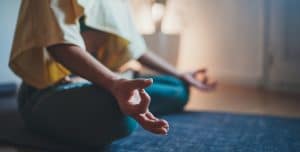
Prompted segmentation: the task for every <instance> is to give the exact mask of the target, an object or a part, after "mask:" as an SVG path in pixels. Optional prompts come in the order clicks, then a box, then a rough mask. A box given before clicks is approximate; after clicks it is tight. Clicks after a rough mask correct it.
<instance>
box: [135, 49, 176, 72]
mask: <svg viewBox="0 0 300 152" xmlns="http://www.w3.org/2000/svg"><path fill="white" fill-rule="evenodd" d="M138 61H139V62H140V63H141V64H143V65H144V66H146V67H148V68H150V69H152V70H154V71H157V72H159V73H163V74H169V75H173V76H176V77H180V74H179V73H178V72H177V70H176V68H175V67H173V66H172V65H171V64H169V63H168V62H166V61H165V60H164V59H162V58H161V57H159V56H157V55H156V54H154V53H152V52H150V51H147V52H146V53H145V54H143V55H142V56H141V57H140V58H139V59H138Z"/></svg>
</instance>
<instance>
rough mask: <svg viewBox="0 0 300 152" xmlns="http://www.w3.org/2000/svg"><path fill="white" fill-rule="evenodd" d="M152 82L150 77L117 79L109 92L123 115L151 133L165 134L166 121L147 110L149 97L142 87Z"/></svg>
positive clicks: (167, 127)
mask: <svg viewBox="0 0 300 152" xmlns="http://www.w3.org/2000/svg"><path fill="white" fill-rule="evenodd" d="M152 83H153V81H152V79H134V80H126V79H118V80H115V82H114V83H113V84H112V89H111V92H112V94H113V95H114V96H115V97H116V99H117V101H118V105H119V107H120V109H121V111H122V112H123V113H124V114H125V115H129V116H131V117H133V118H134V119H136V120H137V121H138V122H139V124H140V125H141V126H142V127H143V128H144V129H146V130H148V131H150V132H152V133H156V134H167V132H168V129H169V124H168V122H167V121H165V120H162V119H158V118H156V117H155V116H153V115H152V113H151V112H150V111H149V110H148V107H149V104H150V100H151V99H150V96H149V95H148V94H147V93H146V91H145V90H144V88H146V87H148V86H150V85H151V84H152Z"/></svg>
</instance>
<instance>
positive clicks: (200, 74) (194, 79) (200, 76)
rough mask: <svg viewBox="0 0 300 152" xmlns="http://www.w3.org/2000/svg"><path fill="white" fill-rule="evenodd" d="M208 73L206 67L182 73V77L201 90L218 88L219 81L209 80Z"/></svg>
mask: <svg viewBox="0 0 300 152" xmlns="http://www.w3.org/2000/svg"><path fill="white" fill-rule="evenodd" d="M206 73H207V70H206V69H199V70H196V71H193V72H187V73H183V74H181V75H180V78H181V79H182V80H183V81H184V82H186V83H187V84H189V85H191V86H193V87H195V88H197V89H198V90H200V91H212V90H214V89H215V88H216V86H217V82H216V81H211V80H209V78H208V76H207V74H206Z"/></svg>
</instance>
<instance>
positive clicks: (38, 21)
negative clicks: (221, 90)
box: [9, 0, 216, 147]
mask: <svg viewBox="0 0 300 152" xmlns="http://www.w3.org/2000/svg"><path fill="white" fill-rule="evenodd" d="M146 50H147V48H146V45H145V43H144V40H143V39H142V37H141V36H140V35H139V34H138V33H137V31H136V29H135V28H134V25H133V23H132V21H131V18H130V14H129V9H128V3H127V1H124V0H109V1H108V0H89V1H82V0H63V1H62V0H48V1H44V0H30V1H29V0H24V1H22V5H21V8H20V14H19V19H18V23H17V28H16V32H15V38H14V43H13V48H12V53H11V58H10V63H9V65H10V67H11V69H12V70H13V71H14V72H15V73H16V74H17V75H18V76H20V77H21V79H22V81H23V83H22V85H21V88H20V90H19V95H18V102H19V111H20V113H21V115H22V117H23V119H24V122H25V124H26V127H28V128H29V129H30V130H31V131H33V132H35V133H38V134H41V135H44V136H48V137H50V138H53V139H55V140H58V141H61V142H64V143H70V144H77V145H82V146H91V147H98V146H103V145H106V144H109V143H111V142H112V141H114V140H116V139H119V138H122V137H125V136H128V135H129V134H130V133H132V131H133V130H134V129H135V128H136V127H137V124H140V125H141V126H142V127H143V128H144V129H145V130H148V131H150V132H152V133H155V134H162V135H164V134H167V133H168V129H169V124H168V122H167V121H166V120H163V119H159V118H157V117H156V116H154V115H163V114H170V113H175V112H180V111H182V110H183V108H184V106H185V104H186V103H187V101H188V97H189V91H188V88H189V86H194V87H196V88H198V89H199V90H211V89H214V87H215V85H216V84H215V83H214V82H212V83H209V82H208V81H207V77H206V74H205V73H206V71H205V70H196V71H195V72H190V73H178V72H177V71H176V70H175V68H174V67H172V66H171V65H169V64H168V63H166V62H165V61H164V60H162V59H160V58H159V57H157V56H156V55H154V54H153V53H150V52H149V51H146ZM129 60H137V61H139V62H140V63H141V64H142V65H145V66H147V67H149V68H151V69H153V70H155V71H158V72H160V73H162V74H164V75H157V76H145V77H138V78H128V77H125V76H123V75H122V74H120V73H119V72H118V69H119V68H120V67H121V66H122V65H124V64H125V63H127V62H128V61H129ZM197 74H200V75H202V76H203V77H204V78H203V79H202V80H198V79H196V75H197ZM150 101H151V103H150Z"/></svg>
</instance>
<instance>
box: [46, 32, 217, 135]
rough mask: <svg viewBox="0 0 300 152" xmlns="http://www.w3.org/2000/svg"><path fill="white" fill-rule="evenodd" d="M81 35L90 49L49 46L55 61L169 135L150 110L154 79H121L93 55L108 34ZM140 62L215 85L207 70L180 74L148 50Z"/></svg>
mask: <svg viewBox="0 0 300 152" xmlns="http://www.w3.org/2000/svg"><path fill="white" fill-rule="evenodd" d="M82 37H83V38H84V40H85V44H86V47H87V49H88V51H87V50H83V49H82V48H80V47H78V46H76V45H70V44H57V45H53V46H49V47H47V50H48V51H49V53H50V54H51V56H52V57H53V58H54V59H55V60H57V61H58V62H60V63H61V64H62V65H63V66H65V67H66V68H68V69H69V70H70V71H72V72H73V73H74V74H77V75H79V76H80V77H82V78H84V79H86V80H89V81H91V82H93V83H94V84H96V85H99V86H101V87H103V88H105V89H107V90H108V91H110V92H111V93H112V95H114V96H115V98H116V99H117V102H118V105H119V107H120V109H121V111H122V112H123V113H124V114H125V115H129V116H131V117H132V118H134V119H135V120H137V122H138V123H139V124H140V125H141V126H142V127H143V128H144V129H146V130H148V131H150V132H152V133H155V134H161V135H166V134H167V133H168V130H169V124H168V122H167V121H166V120H163V119H159V118H157V117H155V116H154V115H153V114H152V113H151V112H150V111H149V109H148V107H149V104H150V101H151V98H150V96H149V95H148V94H147V92H145V90H144V88H146V87H148V86H150V85H151V84H152V83H153V82H152V80H151V79H133V80H129V79H122V78H120V77H119V76H118V75H116V74H115V73H114V72H112V71H110V70H109V69H108V68H106V67H105V66H104V65H103V64H101V63H100V62H99V61H98V60H96V59H95V58H94V57H93V56H92V55H91V54H93V53H94V52H95V51H96V50H98V49H99V48H100V47H101V46H102V45H103V43H105V33H103V32H100V31H96V30H90V31H87V32H83V33H82ZM138 61H139V62H140V63H141V64H143V65H145V66H147V67H149V68H151V69H153V70H155V71H157V72H160V73H165V74H169V75H173V76H176V77H178V78H180V79H182V80H183V81H185V82H186V83H187V84H188V85H190V86H194V87H196V88H197V89H199V90H201V91H211V90H213V89H214V88H215V87H216V82H215V81H208V76H207V75H206V70H205V69H199V70H196V71H193V72H187V73H178V72H177V71H176V69H175V68H174V67H172V66H171V65H170V64H168V63H167V62H166V61H164V60H163V59H161V58H160V57H158V56H156V55H155V54H153V53H151V52H149V51H148V52H147V53H145V54H144V55H142V56H141V57H140V58H139V59H138Z"/></svg>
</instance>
